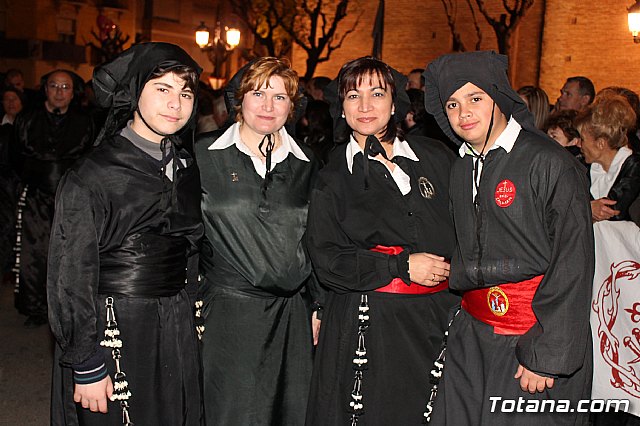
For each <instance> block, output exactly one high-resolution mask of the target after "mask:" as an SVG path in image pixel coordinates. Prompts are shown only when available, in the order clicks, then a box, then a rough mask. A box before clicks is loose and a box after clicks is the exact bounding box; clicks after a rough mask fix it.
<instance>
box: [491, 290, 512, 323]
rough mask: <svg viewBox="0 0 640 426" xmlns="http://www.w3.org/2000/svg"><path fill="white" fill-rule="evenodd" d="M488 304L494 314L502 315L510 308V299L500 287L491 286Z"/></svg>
mask: <svg viewBox="0 0 640 426" xmlns="http://www.w3.org/2000/svg"><path fill="white" fill-rule="evenodd" d="M487 304H488V305H489V309H491V312H493V315H495V316H498V317H501V316H503V315H504V314H506V313H507V311H508V310H509V299H508V298H507V295H506V294H505V292H504V291H502V289H501V288H500V287H491V288H490V289H489V292H488V293H487Z"/></svg>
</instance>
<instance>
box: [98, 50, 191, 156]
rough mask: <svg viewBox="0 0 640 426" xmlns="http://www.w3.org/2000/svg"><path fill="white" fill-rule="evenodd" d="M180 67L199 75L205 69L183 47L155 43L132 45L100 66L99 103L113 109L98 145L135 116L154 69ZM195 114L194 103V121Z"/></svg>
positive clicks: (110, 111)
mask: <svg viewBox="0 0 640 426" xmlns="http://www.w3.org/2000/svg"><path fill="white" fill-rule="evenodd" d="M179 66H187V67H190V68H192V69H194V70H195V71H196V73H197V74H198V75H200V73H201V72H202V68H200V66H199V65H198V64H197V63H196V62H195V61H194V60H193V58H191V56H189V54H188V53H187V52H185V51H184V50H183V49H182V48H180V47H179V46H176V45H174V44H170V43H157V42H154V43H141V44H136V45H134V46H131V47H130V48H129V49H127V50H125V51H124V52H122V53H121V54H120V55H118V56H117V57H116V58H115V59H113V60H112V61H110V62H108V63H106V64H104V65H101V66H99V67H97V68H96V69H95V70H94V72H93V89H94V91H95V96H96V102H97V103H98V105H100V106H101V107H103V108H109V115H108V117H107V120H106V122H105V125H104V128H103V129H102V131H101V133H100V135H99V136H98V140H97V141H96V144H97V143H99V141H100V140H101V139H102V138H104V137H105V136H109V135H112V134H114V133H115V132H117V131H118V130H119V129H120V128H121V127H122V126H123V125H124V124H125V123H126V122H127V120H129V119H130V118H131V117H132V115H133V112H134V111H135V110H136V108H137V107H138V99H139V98H140V94H141V93H142V89H143V88H144V85H145V84H146V83H147V81H149V79H150V77H151V74H152V73H153V71H154V70H156V69H157V68H164V69H171V68H174V67H179ZM194 105H195V103H194ZM195 113H196V108H195V106H194V108H193V112H192V115H191V119H190V121H193V119H194V117H195Z"/></svg>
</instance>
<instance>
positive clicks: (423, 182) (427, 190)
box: [418, 176, 436, 200]
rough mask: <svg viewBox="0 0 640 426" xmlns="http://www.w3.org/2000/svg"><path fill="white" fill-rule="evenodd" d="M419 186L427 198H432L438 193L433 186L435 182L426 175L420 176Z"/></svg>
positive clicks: (421, 192)
mask: <svg viewBox="0 0 640 426" xmlns="http://www.w3.org/2000/svg"><path fill="white" fill-rule="evenodd" d="M418 186H419V187H420V194H422V196H423V197H424V198H426V199H429V200H430V199H432V198H433V196H434V195H435V193H436V190H435V189H434V188H433V184H432V183H431V182H429V179H427V178H426V177H422V176H421V177H420V178H419V179H418Z"/></svg>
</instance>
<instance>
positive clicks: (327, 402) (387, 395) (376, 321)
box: [306, 291, 459, 426]
mask: <svg viewBox="0 0 640 426" xmlns="http://www.w3.org/2000/svg"><path fill="white" fill-rule="evenodd" d="M366 294H367V297H368V304H369V308H370V309H369V311H368V313H369V326H368V328H367V330H366V332H365V345H366V351H367V359H368V363H367V364H368V367H367V369H366V370H365V371H364V372H363V375H362V376H363V377H362V387H361V392H362V404H363V405H364V410H363V414H362V415H361V416H360V417H359V418H358V426H378V425H379V426H383V425H384V426H388V425H403V426H404V425H406V426H409V425H420V424H421V423H422V419H423V413H424V410H425V407H426V403H427V400H428V396H429V392H430V384H429V372H430V371H431V368H432V367H433V361H434V360H435V359H436V358H437V356H438V351H439V350H440V347H441V344H442V338H443V336H444V330H445V328H446V325H447V318H448V316H449V310H450V309H451V307H452V306H453V305H455V304H457V303H458V301H459V298H458V297H457V296H454V295H453V294H451V293H449V292H448V291H441V292H439V293H435V294H427V295H403V294H389V293H377V292H367V293H366ZM360 296H361V293H348V294H342V295H340V294H336V293H331V296H330V299H329V301H328V303H327V308H326V310H325V312H324V316H323V319H322V327H321V329H320V341H319V344H318V348H317V352H316V360H315V364H314V371H313V379H312V385H311V394H310V398H309V409H308V412H307V419H306V424H307V425H317V426H320V425H323V426H326V425H349V424H351V423H350V422H351V415H352V410H351V407H350V405H349V403H350V402H351V393H352V391H353V386H354V376H355V370H354V369H353V359H354V358H355V351H356V347H357V345H358V306H359V304H360Z"/></svg>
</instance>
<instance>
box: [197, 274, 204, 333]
mask: <svg viewBox="0 0 640 426" xmlns="http://www.w3.org/2000/svg"><path fill="white" fill-rule="evenodd" d="M201 284H202V275H200V274H198V288H200V285H201ZM195 306H196V311H195V317H196V319H195V326H196V334H197V336H198V340H202V335H203V334H204V319H203V318H202V307H203V306H204V302H203V301H202V299H198V300H196V303H195Z"/></svg>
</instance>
